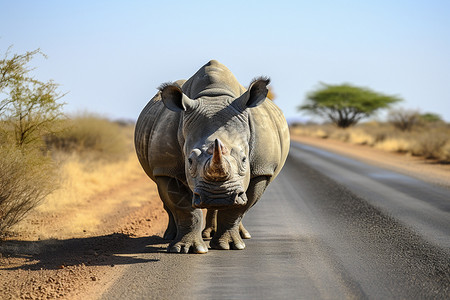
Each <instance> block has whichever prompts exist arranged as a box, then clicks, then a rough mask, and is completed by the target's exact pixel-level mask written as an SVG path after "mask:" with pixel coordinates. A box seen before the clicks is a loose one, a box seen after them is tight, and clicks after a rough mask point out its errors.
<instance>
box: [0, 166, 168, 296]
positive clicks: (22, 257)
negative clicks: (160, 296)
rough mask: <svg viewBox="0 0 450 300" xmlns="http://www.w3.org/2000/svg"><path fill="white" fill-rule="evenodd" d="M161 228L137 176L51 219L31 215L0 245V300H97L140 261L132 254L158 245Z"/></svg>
mask: <svg viewBox="0 0 450 300" xmlns="http://www.w3.org/2000/svg"><path fill="white" fill-rule="evenodd" d="M86 216H89V220H88V219H87V217H86ZM77 219H81V220H86V226H85V227H84V228H83V227H80V226H74V224H79V223H80V222H79V221H77ZM166 224H167V215H166V213H165V211H164V210H163V207H162V203H161V201H160V200H159V197H158V195H157V191H156V187H155V185H154V184H153V183H152V182H151V181H150V179H148V177H147V176H146V175H145V174H144V173H143V172H142V175H141V176H139V177H137V178H134V179H133V180H130V181H127V182H124V183H123V184H121V185H120V186H116V187H114V188H112V189H109V190H107V191H104V192H102V193H98V194H96V195H94V196H93V197H90V198H89V199H88V200H87V201H85V202H84V203H78V204H77V205H76V206H72V207H70V209H65V210H62V211H60V212H58V213H57V214H55V213H48V212H42V211H36V212H33V213H32V214H30V215H29V217H28V218H27V219H26V220H24V221H23V222H22V224H21V225H20V230H17V231H16V232H18V233H16V234H15V235H13V236H10V237H9V238H8V239H7V240H6V241H3V242H0V253H2V254H0V299H55V298H61V299H80V298H83V299H97V298H99V297H100V295H101V294H102V293H103V291H105V290H106V289H107V288H108V287H109V285H110V284H112V283H113V282H114V279H115V278H117V277H118V276H120V274H121V273H122V272H123V270H124V269H125V268H126V266H127V265H130V264H134V263H142V262H143V261H140V260H139V259H135V258H133V253H137V252H136V251H142V249H145V245H149V244H152V243H153V244H154V243H155V242H159V243H161V242H162V241H161V238H160V236H161V234H162V232H163V230H164V229H165V225H166ZM43 236H47V238H44V239H42V237H43Z"/></svg>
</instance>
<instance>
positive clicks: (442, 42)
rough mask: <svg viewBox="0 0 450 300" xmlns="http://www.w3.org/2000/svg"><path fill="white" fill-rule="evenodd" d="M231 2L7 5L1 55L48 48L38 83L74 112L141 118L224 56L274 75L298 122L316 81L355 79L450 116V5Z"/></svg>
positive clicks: (239, 66)
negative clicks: (163, 87) (171, 87)
mask: <svg viewBox="0 0 450 300" xmlns="http://www.w3.org/2000/svg"><path fill="white" fill-rule="evenodd" d="M222 2H223V3H218V2H216V1H92V0H91V1H45V0H41V1H31V0H30V1H23V0H16V1H9V0H8V1H7V0H0V52H1V54H3V53H4V52H5V51H6V49H7V48H8V46H10V45H14V47H13V50H12V51H13V52H17V53H21V52H24V51H27V50H33V49H36V48H41V50H42V51H43V52H44V53H45V54H47V56H48V59H43V58H37V59H35V60H34V61H33V64H34V65H36V66H37V67H38V69H37V70H36V71H35V74H36V77H37V78H39V79H41V80H47V79H54V80H55V82H57V83H59V84H60V85H61V88H60V89H61V91H63V92H68V94H67V95H66V96H65V97H64V98H63V101H64V102H66V103H67V105H66V106H65V110H66V111H67V112H69V113H70V112H76V111H80V110H88V111H91V112H96V113H100V114H102V115H105V116H107V117H110V118H113V119H119V118H124V119H136V118H137V116H138V115H139V113H140V111H141V109H142V108H143V107H144V105H145V104H146V103H147V101H148V100H149V99H150V98H151V97H152V96H153V95H154V94H155V93H156V87H158V86H159V85H160V83H162V82H167V81H175V80H177V79H182V78H185V79H187V78H189V77H190V76H191V75H193V74H194V73H195V72H196V71H197V70H198V68H200V67H201V66H202V65H204V64H205V63H206V62H208V61H209V60H210V59H217V60H219V61H220V62H222V63H223V64H225V65H226V66H227V67H228V68H229V69H230V70H231V71H232V72H233V73H234V75H235V76H236V77H237V79H238V80H239V81H240V82H241V84H243V85H244V86H247V85H248V84H249V83H250V81H251V80H252V78H254V77H256V76H259V75H267V76H270V77H271V79H272V87H273V90H274V92H275V94H276V96H277V98H276V99H275V102H276V103H277V104H278V105H279V106H280V107H281V109H282V110H283V112H284V114H285V115H286V117H287V118H289V119H290V118H296V117H300V116H302V114H300V113H299V112H297V110H296V107H297V106H298V105H300V104H301V103H302V102H303V100H304V99H305V95H306V93H307V92H309V91H311V90H313V89H314V88H316V87H317V86H318V83H319V82H325V83H330V84H339V83H344V82H346V83H352V84H354V85H358V86H364V87H369V88H371V89H373V90H375V91H379V92H383V93H387V94H393V95H399V96H401V97H402V98H403V99H404V102H402V103H401V104H399V106H401V107H404V108H408V109H419V110H421V111H422V112H434V113H438V114H440V115H441V116H442V117H443V118H444V119H445V120H447V121H450V1H444V0H442V1H438V0H427V1H425V0H424V1H414V0H412V1H384V0H379V1H281V0H280V1H264V0H259V1H231V0H229V1H222ZM381 116H382V115H381ZM381 116H380V117H381Z"/></svg>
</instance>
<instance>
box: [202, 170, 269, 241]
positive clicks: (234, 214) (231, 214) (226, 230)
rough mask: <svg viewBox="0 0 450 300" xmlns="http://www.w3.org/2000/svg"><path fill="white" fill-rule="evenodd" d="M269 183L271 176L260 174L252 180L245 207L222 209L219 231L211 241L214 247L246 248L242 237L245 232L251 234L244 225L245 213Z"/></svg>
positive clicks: (218, 221)
mask: <svg viewBox="0 0 450 300" xmlns="http://www.w3.org/2000/svg"><path fill="white" fill-rule="evenodd" d="M268 183H269V178H268V177H266V176H259V177H256V178H253V179H252V180H251V181H250V184H249V186H248V189H247V191H246V195H247V199H248V201H247V204H246V205H245V206H244V207H239V208H232V209H226V210H220V211H219V212H218V215H217V232H216V234H215V235H214V237H213V238H212V240H211V242H210V246H211V248H214V249H224V250H225V249H226V250H228V249H230V245H231V248H232V249H236V250H241V249H244V248H245V243H244V241H243V240H242V238H246V237H245V236H243V235H245V234H248V237H249V238H250V234H249V233H248V231H247V230H246V229H245V228H244V226H243V225H242V222H241V221H242V218H243V217H244V214H245V213H246V212H247V211H248V210H249V209H250V207H252V206H253V205H254V204H256V202H258V200H259V199H260V198H261V196H262V195H263V193H264V191H265V190H266V187H267V185H268Z"/></svg>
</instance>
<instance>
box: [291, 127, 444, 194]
mask: <svg viewBox="0 0 450 300" xmlns="http://www.w3.org/2000/svg"><path fill="white" fill-rule="evenodd" d="M291 139H292V140H293V141H297V142H300V143H303V144H306V145H311V146H315V147H318V148H322V149H324V150H328V151H332V152H335V153H338V154H341V155H344V156H347V157H351V158H354V159H356V160H359V161H362V162H365V163H368V164H372V165H375V166H379V167H383V168H386V169H389V170H392V171H395V172H398V173H402V174H405V175H408V176H412V177H415V178H417V179H420V180H423V181H426V182H429V183H433V184H437V185H440V186H444V187H447V188H450V165H448V164H447V165H446V164H439V163H437V162H436V161H432V160H426V159H423V158H420V157H415V156H411V155H406V154H402V153H393V152H387V151H383V150H379V149H375V148H372V147H370V146H366V145H356V144H350V143H345V142H341V141H338V140H332V139H321V138H315V137H308V136H300V135H292V136H291Z"/></svg>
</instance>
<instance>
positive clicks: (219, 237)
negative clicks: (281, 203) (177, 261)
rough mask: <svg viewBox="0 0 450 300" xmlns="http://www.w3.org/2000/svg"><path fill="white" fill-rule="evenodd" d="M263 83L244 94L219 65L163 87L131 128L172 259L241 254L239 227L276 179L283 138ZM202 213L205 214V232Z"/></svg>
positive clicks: (283, 126)
mask: <svg viewBox="0 0 450 300" xmlns="http://www.w3.org/2000/svg"><path fill="white" fill-rule="evenodd" d="M268 84H269V80H268V79H265V78H260V79H257V80H254V81H253V82H252V83H251V84H250V87H249V89H248V90H246V89H245V88H244V87H243V86H241V85H240V84H239V83H238V81H237V80H236V78H235V77H234V75H233V74H232V73H231V72H230V71H229V70H228V69H227V68H226V67H225V66H224V65H222V64H220V63H219V62H217V61H214V60H212V61H210V62H208V63H207V64H206V65H204V66H203V67H202V68H200V70H198V71H197V73H195V74H194V76H192V77H191V78H190V79H189V80H187V81H184V80H180V81H177V82H176V83H173V84H165V85H163V86H161V88H160V91H159V92H158V93H157V94H156V96H155V97H153V98H152V99H151V100H150V102H149V103H148V104H147V106H146V107H145V108H144V109H143V111H142V112H141V114H140V116H139V119H138V121H137V123H136V130H135V146H136V152H137V156H138V158H139V161H140V163H141V165H142V167H143V168H144V170H145V172H146V173H147V174H148V176H149V177H150V178H151V179H152V180H154V181H155V182H156V184H157V186H158V192H159V195H160V197H161V199H162V201H163V203H164V208H165V209H166V211H167V213H168V214H169V225H168V228H167V230H166V232H165V234H164V238H166V239H171V240H173V241H172V242H171V243H170V245H169V248H168V251H170V252H184V253H188V252H194V253H206V252H208V248H207V246H206V244H205V242H204V241H203V238H212V239H211V242H210V246H211V248H215V249H230V247H231V248H232V249H244V247H245V244H244V242H243V240H242V239H243V238H250V234H249V233H248V231H247V230H245V228H244V227H243V226H242V223H241V220H242V218H243V216H244V214H245V213H246V212H247V210H248V209H249V208H250V207H251V206H252V205H254V204H255V203H256V202H257V201H258V200H259V198H260V197H261V196H262V194H263V192H264V190H265V189H266V187H267V185H268V184H269V183H270V182H271V181H272V180H273V179H274V178H275V177H276V176H277V174H278V173H279V172H280V170H281V168H282V166H283V164H284V162H285V160H286V156H287V154H288V151H289V131H288V127H287V124H286V120H285V118H284V116H283V114H282V113H281V111H280V109H279V108H278V107H277V106H276V105H275V104H274V103H273V102H272V101H270V100H267V99H266V96H267V92H268V90H267V85H268ZM202 208H207V209H208V213H207V217H206V227H205V228H204V230H203V238H202V229H203V225H202V223H203V215H202V210H201V209H202Z"/></svg>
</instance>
